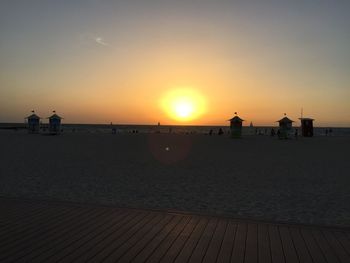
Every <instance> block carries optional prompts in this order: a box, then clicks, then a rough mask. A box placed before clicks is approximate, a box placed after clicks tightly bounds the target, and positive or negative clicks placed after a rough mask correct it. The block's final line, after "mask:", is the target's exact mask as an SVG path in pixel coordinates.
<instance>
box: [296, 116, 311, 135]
mask: <svg viewBox="0 0 350 263" xmlns="http://www.w3.org/2000/svg"><path fill="white" fill-rule="evenodd" d="M299 120H300V121H301V135H302V136H303V137H312V136H314V125H313V121H314V119H311V118H299Z"/></svg>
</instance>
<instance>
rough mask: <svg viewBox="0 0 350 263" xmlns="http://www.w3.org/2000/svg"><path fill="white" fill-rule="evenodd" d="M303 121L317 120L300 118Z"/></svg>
mask: <svg viewBox="0 0 350 263" xmlns="http://www.w3.org/2000/svg"><path fill="white" fill-rule="evenodd" d="M299 120H301V121H314V120H315V119H312V118H299Z"/></svg>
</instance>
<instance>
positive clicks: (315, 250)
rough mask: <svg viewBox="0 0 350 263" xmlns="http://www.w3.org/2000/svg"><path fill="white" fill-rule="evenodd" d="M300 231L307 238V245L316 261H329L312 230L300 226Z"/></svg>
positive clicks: (324, 262)
mask: <svg viewBox="0 0 350 263" xmlns="http://www.w3.org/2000/svg"><path fill="white" fill-rule="evenodd" d="M300 233H301V235H302V237H303V238H304V240H305V243H306V246H307V247H308V249H309V252H310V255H311V257H312V259H313V261H314V262H317V263H327V261H326V258H325V256H324V255H323V252H322V250H321V249H320V247H319V246H318V244H317V243H316V241H315V239H314V237H313V235H312V233H311V230H310V229H309V228H300Z"/></svg>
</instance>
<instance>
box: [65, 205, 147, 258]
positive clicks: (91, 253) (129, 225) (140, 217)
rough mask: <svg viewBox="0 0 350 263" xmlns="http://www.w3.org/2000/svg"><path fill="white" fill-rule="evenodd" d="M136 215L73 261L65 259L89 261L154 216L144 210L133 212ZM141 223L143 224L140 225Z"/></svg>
mask: <svg viewBox="0 0 350 263" xmlns="http://www.w3.org/2000/svg"><path fill="white" fill-rule="evenodd" d="M132 214H133V215H135V216H134V217H133V218H132V219H130V220H129V221H128V222H126V223H125V224H124V225H122V226H120V227H117V229H116V230H115V231H112V232H111V233H109V234H108V235H107V236H105V237H104V239H103V240H101V241H100V242H99V243H96V244H95V246H94V247H91V248H90V249H89V250H88V251H85V253H83V254H81V253H79V254H78V256H77V257H76V258H74V260H72V261H67V260H64V261H65V262H87V261H88V260H91V259H93V258H94V257H95V256H96V255H98V254H100V253H103V252H104V250H106V249H108V247H109V246H110V245H111V244H112V243H113V242H118V238H119V237H120V238H122V237H123V236H124V235H125V234H128V232H130V231H132V229H133V228H137V227H140V226H142V222H143V221H144V220H149V219H150V217H151V218H152V214H151V213H143V212H136V211H135V212H133V213H132ZM140 224H141V225H140Z"/></svg>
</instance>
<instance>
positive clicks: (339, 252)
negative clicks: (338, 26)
mask: <svg viewBox="0 0 350 263" xmlns="http://www.w3.org/2000/svg"><path fill="white" fill-rule="evenodd" d="M322 232H323V234H324V237H325V238H326V240H327V241H328V243H329V245H330V246H331V247H332V248H333V251H334V253H335V254H336V256H337V258H338V259H339V261H340V262H341V263H349V262H350V256H349V254H348V253H347V252H346V250H345V249H344V247H343V246H342V245H341V244H340V243H339V241H338V240H337V239H336V238H335V236H334V234H333V233H332V232H331V231H330V230H328V229H327V230H323V231H322Z"/></svg>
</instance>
